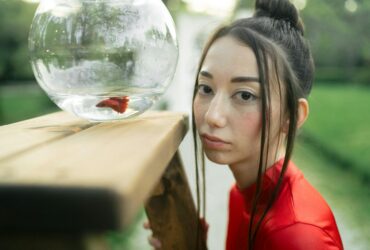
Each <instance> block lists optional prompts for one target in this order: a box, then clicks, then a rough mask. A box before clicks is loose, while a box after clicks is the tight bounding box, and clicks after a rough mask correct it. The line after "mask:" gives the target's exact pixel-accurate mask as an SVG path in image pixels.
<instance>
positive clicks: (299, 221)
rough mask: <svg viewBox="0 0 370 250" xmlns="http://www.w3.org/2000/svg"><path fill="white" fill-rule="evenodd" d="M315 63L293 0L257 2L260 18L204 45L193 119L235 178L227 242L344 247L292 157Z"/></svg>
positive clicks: (207, 149) (209, 152)
mask: <svg viewBox="0 0 370 250" xmlns="http://www.w3.org/2000/svg"><path fill="white" fill-rule="evenodd" d="M313 68H314V67H313V60H312V56H311V53H310V49H309V46H308V44H307V42H306V40H305V38H304V37H303V24H302V22H301V20H300V18H299V15H298V12H297V10H296V9H295V7H294V6H293V5H292V4H291V3H290V2H289V1H288V0H257V1H256V6H255V14H254V16H253V17H251V18H246V19H241V20H237V21H235V22H234V23H232V24H230V25H227V26H224V27H222V28H220V29H219V30H217V31H216V33H215V34H214V35H213V36H212V37H211V39H210V40H209V42H208V44H207V46H206V48H205V49H204V53H203V55H202V57H201V61H200V67H199V70H198V74H197V80H196V86H195V91H194V98H193V127H194V130H195V131H196V134H197V135H199V138H200V139H201V142H202V149H203V151H204V153H205V155H206V156H207V158H208V159H209V160H211V161H213V162H215V163H219V164H226V165H228V166H229V168H230V170H231V171H232V173H233V175H234V177H235V180H236V184H235V185H234V186H233V187H232V189H231V192H230V202H229V224H228V232H227V241H226V249H227V250H234V249H243V250H245V249H250V250H251V249H255V250H257V249H258V250H259V249H266V250H267V249H284V250H289V249H305V250H307V249H315V250H318V249H319V250H320V249H343V246H342V242H341V238H340V235H339V232H338V229H337V226H336V222H335V219H334V216H333V214H332V212H331V210H330V208H329V206H328V205H327V203H326V202H325V201H324V199H323V198H322V197H321V195H320V194H319V193H318V192H317V191H316V190H315V189H314V188H313V187H312V186H311V185H310V184H309V183H308V182H307V181H306V180H305V178H304V177H303V175H302V173H301V172H300V171H299V169H298V168H297V167H296V166H295V165H294V163H293V162H292V161H291V160H290V159H291V154H292V150H293V145H294V140H295V135H296V131H297V129H298V128H299V127H300V126H302V125H303V123H304V122H305V120H306V118H307V116H308V112H309V105H308V101H307V97H308V95H309V93H310V90H311V87H312V82H313V72H314V69H313ZM195 143H197V140H195ZM151 242H152V245H153V246H155V247H158V246H159V242H158V241H156V240H155V239H154V240H152V241H151Z"/></svg>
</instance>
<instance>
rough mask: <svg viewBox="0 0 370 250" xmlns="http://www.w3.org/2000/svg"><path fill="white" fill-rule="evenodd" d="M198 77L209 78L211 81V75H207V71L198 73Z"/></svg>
mask: <svg viewBox="0 0 370 250" xmlns="http://www.w3.org/2000/svg"><path fill="white" fill-rule="evenodd" d="M199 75H200V76H204V77H207V78H210V79H213V75H212V74H211V73H209V72H208V71H205V70H202V71H200V72H199Z"/></svg>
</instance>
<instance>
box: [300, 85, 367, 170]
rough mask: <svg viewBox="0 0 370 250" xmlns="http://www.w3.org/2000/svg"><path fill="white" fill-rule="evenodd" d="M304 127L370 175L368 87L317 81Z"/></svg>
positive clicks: (327, 146)
mask: <svg viewBox="0 0 370 250" xmlns="http://www.w3.org/2000/svg"><path fill="white" fill-rule="evenodd" d="M309 101H310V116H309V119H308V120H307V123H306V124H305V125H304V128H303V130H304V131H307V132H308V134H309V135H312V137H313V138H314V139H315V140H316V141H317V142H319V143H320V144H321V145H322V146H324V147H326V148H328V149H329V150H331V151H334V152H335V153H336V154H338V155H340V156H341V157H343V158H345V159H347V160H349V161H350V162H351V164H352V166H348V167H350V168H351V167H354V168H358V170H359V171H360V172H364V173H367V175H368V176H370V88H366V87H360V86H357V87H356V86H350V85H323V84H321V85H320V84H316V86H315V87H314V89H313V92H312V94H311V96H310V98H309Z"/></svg>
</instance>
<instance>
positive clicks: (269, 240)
mask: <svg viewBox="0 0 370 250" xmlns="http://www.w3.org/2000/svg"><path fill="white" fill-rule="evenodd" d="M282 165H283V160H280V161H278V162H277V163H275V164H274V166H272V167H271V168H269V169H268V170H267V171H266V173H265V174H264V176H263V184H262V190H263V194H264V195H262V202H261V203H262V207H263V204H264V202H265V203H266V202H267V200H268V199H267V198H266V197H269V196H268V195H267V194H269V193H271V191H272V190H273V188H274V186H275V184H276V182H277V180H278V177H279V174H280V171H281V168H282ZM255 189H256V187H255V185H252V186H250V187H248V188H246V189H244V190H240V189H239V188H238V187H237V186H236V185H234V186H233V187H232V189H231V191H230V201H229V225H228V232H227V240H226V250H247V249H248V244H247V243H248V242H247V241H248V228H249V222H250V213H251V201H252V197H253V194H254V191H255ZM280 190H281V191H280V193H279V195H278V197H277V199H276V200H275V203H274V205H273V206H272V207H271V209H270V211H269V212H268V213H267V215H266V217H265V219H264V220H263V222H262V225H261V227H260V229H259V231H258V234H257V237H256V241H255V245H254V250H280V249H281V250H293V249H294V250H301V249H302V250H324V249H325V250H334V249H335V250H338V249H343V244H342V240H341V238H340V235H339V231H338V228H337V225H336V222H335V219H334V216H333V213H332V212H331V210H330V208H329V206H328V204H327V203H326V202H325V200H324V199H323V198H322V197H321V195H320V194H319V193H318V192H317V191H316V190H315V189H314V188H313V187H312V186H311V185H310V184H309V183H308V182H307V180H306V179H305V178H304V176H303V174H302V172H301V171H300V170H299V169H298V168H297V167H296V166H295V165H294V163H292V162H289V164H288V168H287V170H286V172H285V176H284V179H283V182H282V185H281V189H280Z"/></svg>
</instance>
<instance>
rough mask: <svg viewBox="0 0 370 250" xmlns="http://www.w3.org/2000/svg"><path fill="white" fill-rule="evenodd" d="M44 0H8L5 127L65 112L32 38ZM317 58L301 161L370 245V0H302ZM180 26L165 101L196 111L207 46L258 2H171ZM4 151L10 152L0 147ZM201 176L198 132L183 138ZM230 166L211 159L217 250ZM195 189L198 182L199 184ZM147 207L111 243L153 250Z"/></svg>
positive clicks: (0, 52) (0, 49)
mask: <svg viewBox="0 0 370 250" xmlns="http://www.w3.org/2000/svg"><path fill="white" fill-rule="evenodd" d="M37 2H38V1H37V0H23V1H22V0H11V1H9V0H0V125H6V124H9V123H14V122H17V121H20V120H24V119H28V118H32V117H35V116H38V115H41V114H46V113H50V112H55V111H58V110H59V109H58V108H57V107H56V106H55V104H53V103H52V102H51V101H50V100H49V98H48V97H47V96H46V95H45V93H44V92H43V91H42V90H41V88H40V87H39V86H38V85H37V83H36V82H35V79H34V76H33V73H32V70H31V66H30V63H29V58H28V48H27V38H28V32H29V28H30V25H31V22H32V18H33V15H34V12H35V10H36V8H37ZM292 2H293V3H294V4H295V5H296V6H297V8H298V9H300V11H301V16H302V18H303V20H304V23H305V28H306V37H307V38H308V39H309V41H310V44H311V47H312V51H313V54H314V58H315V65H316V78H315V83H314V88H313V91H312V94H311V96H310V98H309V102H310V107H311V112H310V117H309V119H308V122H307V123H306V124H305V126H304V128H303V129H302V131H300V135H299V138H298V143H297V146H296V149H295V154H294V160H295V162H296V163H297V165H298V166H299V167H300V168H301V169H302V170H303V172H304V174H305V176H306V177H307V178H308V179H309V181H310V182H311V183H312V184H313V185H314V186H315V187H316V188H317V189H318V190H319V191H320V192H321V193H322V195H323V196H324V197H325V198H326V200H327V201H328V203H329V205H330V206H331V207H332V209H333V211H334V214H335V217H336V219H337V223H338V226H339V230H340V232H341V235H342V239H343V242H344V246H345V249H357V250H358V249H369V248H370V238H369V235H370V223H369V222H370V31H369V27H370V18H369V16H370V1H366V0H336V1H332V0H320V1H314V0H293V1H292ZM164 3H165V4H166V5H167V7H168V9H169V10H170V12H171V14H172V17H173V18H174V20H175V23H176V27H177V35H178V41H179V49H180V57H179V64H178V68H177V71H176V75H175V77H174V80H173V82H172V85H171V86H170V87H169V89H168V90H167V92H166V94H165V96H164V97H163V98H162V100H161V102H160V104H159V105H158V107H167V109H169V110H173V111H182V112H187V113H189V114H190V111H191V94H192V89H193V84H194V79H195V70H196V67H197V65H198V60H199V56H200V53H201V50H202V47H203V45H204V43H205V41H206V39H207V36H208V35H209V33H210V32H212V30H213V29H214V28H215V27H217V26H218V25H220V24H221V23H223V22H227V21H230V20H233V19H235V18H239V17H245V16H249V15H251V13H252V8H253V5H254V1H252V0H243V1H240V0H229V1H225V0H166V1H164ZM0 150H1V149H0ZM181 155H182V158H183V161H184V164H185V166H186V171H187V174H188V177H189V179H190V183H194V170H193V166H194V162H193V156H192V155H193V154H192V143H191V136H190V135H189V134H188V135H187V136H186V137H185V139H184V142H183V143H182V145H181ZM232 182H233V180H232V176H231V175H230V173H229V171H228V169H227V167H225V166H218V165H217V166H216V165H214V164H211V163H207V220H208V222H209V224H210V231H209V241H208V245H209V249H211V250H213V249H224V244H225V235H226V224H227V202H228V191H229V188H230V186H231V184H232ZM192 188H193V190H194V184H192ZM144 220H146V218H145V214H144V212H142V213H141V214H140V215H138V219H137V222H136V223H134V224H133V225H132V227H131V228H129V229H127V230H125V231H124V232H115V233H109V234H108V235H107V241H109V242H110V245H111V246H112V249H117V250H118V249H129V250H131V249H150V247H149V246H148V244H147V240H146V237H147V236H148V235H149V233H148V232H145V230H143V229H142V226H141V224H142V222H143V221H144Z"/></svg>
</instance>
